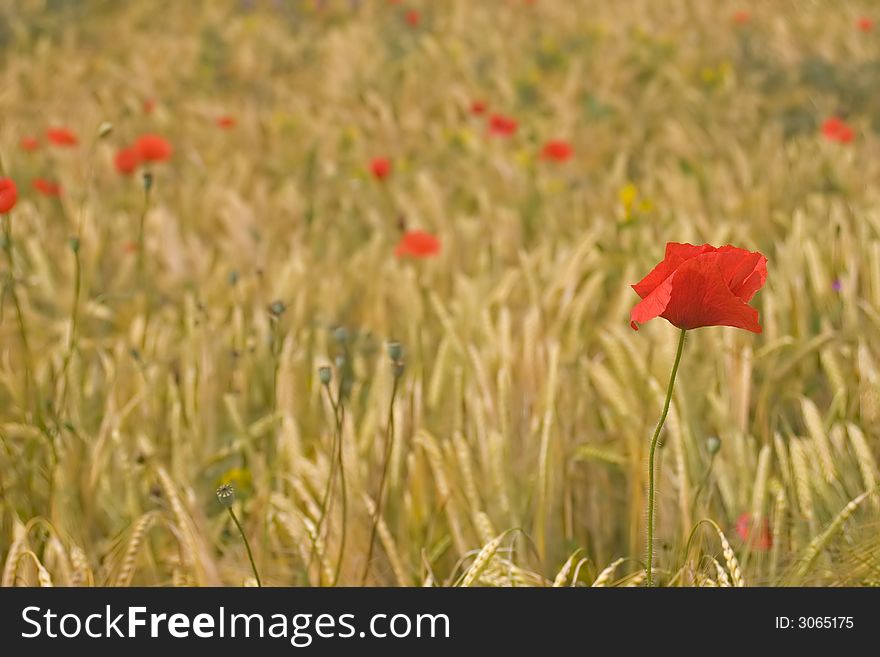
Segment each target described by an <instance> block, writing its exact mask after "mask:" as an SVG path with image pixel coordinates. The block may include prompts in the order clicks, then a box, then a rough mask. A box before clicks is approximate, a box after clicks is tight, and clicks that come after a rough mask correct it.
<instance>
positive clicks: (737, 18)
mask: <svg viewBox="0 0 880 657" xmlns="http://www.w3.org/2000/svg"><path fill="white" fill-rule="evenodd" d="M751 20H752V15H751V14H750V13H749V12H747V11H744V10H740V11H738V12H736V13H735V14H734V15H733V22H734V23H736V24H737V25H745V24H746V23H748V22H749V21H751Z"/></svg>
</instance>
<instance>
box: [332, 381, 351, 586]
mask: <svg viewBox="0 0 880 657" xmlns="http://www.w3.org/2000/svg"><path fill="white" fill-rule="evenodd" d="M342 384H343V377H342V376H340V377H339V397H338V399H339V414H338V415H337V418H336V433H337V434H338V436H339V439H338V440H337V441H336V444H337V447H338V452H337V458H338V464H337V468H336V470H337V472H338V473H339V489H340V493H341V494H340V501H341V503H342V507H341V509H340V511H342V531H341V535H340V537H339V556H338V557H337V558H336V570H335V572H334V573H333V583H332V586H336V583H337V582H338V581H339V573H340V571H341V570H342V557H343V555H344V554H345V537H346V533H347V527H348V493H347V491H346V486H345V464H344V463H343V460H342V433H343V429H344V427H345V405H344V404H343V402H342Z"/></svg>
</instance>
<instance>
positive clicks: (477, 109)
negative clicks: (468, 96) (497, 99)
mask: <svg viewBox="0 0 880 657" xmlns="http://www.w3.org/2000/svg"><path fill="white" fill-rule="evenodd" d="M485 111H486V103H484V102H483V101H482V100H475V101H474V102H472V103H471V114H482V113H483V112H485Z"/></svg>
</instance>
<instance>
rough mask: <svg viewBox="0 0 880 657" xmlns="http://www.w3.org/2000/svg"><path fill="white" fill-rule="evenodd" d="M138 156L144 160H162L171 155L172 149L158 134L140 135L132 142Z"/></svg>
mask: <svg viewBox="0 0 880 657" xmlns="http://www.w3.org/2000/svg"><path fill="white" fill-rule="evenodd" d="M134 148H135V150H136V151H137V154H138V157H139V158H140V159H141V160H142V161H144V162H164V161H165V160H167V159H169V158H170V157H171V154H172V153H173V152H174V149H173V148H172V147H171V144H170V143H168V141H167V140H166V139H164V138H163V137H160V136H159V135H142V136H140V137H138V140H137V141H136V142H135V143H134Z"/></svg>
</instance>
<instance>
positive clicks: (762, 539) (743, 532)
mask: <svg viewBox="0 0 880 657" xmlns="http://www.w3.org/2000/svg"><path fill="white" fill-rule="evenodd" d="M754 524H755V523H754V522H753V521H752V515H751V514H750V513H743V514H742V515H741V516H740V517H739V518H737V520H736V533H737V534H738V535H739V537H740V538H741V539H742V540H743V541H745V542H746V543H747V544H748V546H749V547H750V548H751V549H753V550H759V551H761V552H766V551H767V550H769V549H770V548H772V547H773V534H772V533H771V532H770V522H769V521H768V520H767V518H764V519H762V520H761V522H760V523H758V526H757V527H752V525H754ZM752 529H756V530H757V532H756V534H757V535H756V536H752Z"/></svg>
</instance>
